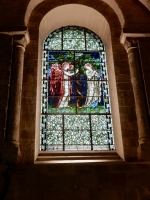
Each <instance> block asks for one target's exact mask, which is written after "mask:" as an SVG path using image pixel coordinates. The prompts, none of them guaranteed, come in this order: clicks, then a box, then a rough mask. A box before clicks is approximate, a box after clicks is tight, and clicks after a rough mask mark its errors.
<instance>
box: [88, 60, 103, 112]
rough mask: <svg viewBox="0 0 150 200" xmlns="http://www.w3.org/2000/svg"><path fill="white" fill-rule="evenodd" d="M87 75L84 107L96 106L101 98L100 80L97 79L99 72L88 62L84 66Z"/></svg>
mask: <svg viewBox="0 0 150 200" xmlns="http://www.w3.org/2000/svg"><path fill="white" fill-rule="evenodd" d="M84 68H85V70H86V76H87V94H86V102H85V105H84V107H92V108H94V107H96V106H98V102H100V100H101V88H100V86H101V81H99V80H98V77H99V74H98V72H97V71H96V70H95V69H94V68H93V66H92V65H91V64H90V63H86V64H85V66H84Z"/></svg>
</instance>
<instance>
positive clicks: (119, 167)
mask: <svg viewBox="0 0 150 200" xmlns="http://www.w3.org/2000/svg"><path fill="white" fill-rule="evenodd" d="M33 1H35V0H31V1H29V0H27V1H25V0H22V1H20V0H16V1H12V0H2V1H1V2H0V16H1V17H0V199H2V200H24V199H25V200H26V199H27V200H30V199H31V200H34V199H36V200H40V199H41V200H49V199H51V200H61V199H62V200H70V199H75V200H80V199H82V200H84V199H86V200H98V199H101V200H108V199H112V200H130V199H132V200H144V199H145V200H146V199H148V198H149V195H150V159H149V157H150V140H149V138H150V133H149V131H147V132H146V133H144V134H143V133H140V131H139V130H140V120H139V119H140V118H139V115H138V114H137V102H136V95H137V94H138V93H137V91H136V92H135V91H134V86H135V85H134V84H133V83H134V81H133V78H135V79H138V78H137V77H133V76H132V74H131V67H132V66H131V65H132V64H133V60H132V58H135V57H136V56H134V57H132V56H131V54H132V55H133V54H134V51H130V53H131V54H130V55H129V53H128V52H129V50H128V51H127V52H126V50H125V48H124V46H123V44H121V42H120V35H121V32H123V33H124V35H125V34H128V36H130V40H136V41H137V43H136V48H137V52H138V50H139V52H138V53H139V55H138V56H139V57H138V58H137V60H136V61H137V62H134V64H135V63H136V64H135V66H134V68H135V67H136V66H137V64H138V65H139V66H140V70H141V78H140V81H141V82H142V84H143V89H142V90H141V89H140V90H139V96H140V95H141V94H144V96H145V98H146V101H145V103H144V105H143V104H141V105H142V106H143V107H142V108H144V109H141V110H142V111H140V112H141V113H142V114H144V115H140V117H141V116H147V121H148V123H147V126H148V128H150V121H149V114H150V81H149V78H150V67H149V66H150V56H149V49H150V35H149V33H150V15H149V11H148V9H147V8H146V7H144V5H143V4H141V3H140V2H139V1H134V0H126V1H122V0H103V1H97V0H93V1H90V0H83V1H81V0H73V1H71V0H64V1H53V0H46V1H43V0H37V1H35V2H34V3H33ZM29 2H30V3H29ZM73 3H74V4H82V5H85V6H87V7H91V8H92V9H95V10H97V12H99V13H101V14H102V15H103V16H104V17H105V19H106V20H107V21H108V24H109V26H110V32H109V33H108V32H107V31H106V30H105V31H106V32H107V33H106V34H105V32H103V36H104V37H106V38H105V39H106V41H107V36H108V35H107V34H109V36H110V37H111V42H110V43H109V45H110V44H111V46H109V45H108V46H107V45H106V46H107V47H109V48H108V49H109V50H108V54H107V56H108V57H111V59H110V60H109V59H108V60H109V66H110V67H109V70H110V71H111V70H112V69H111V63H112V67H113V70H114V71H111V73H110V74H111V76H114V77H113V78H114V80H116V81H115V82H114V83H113V84H114V85H115V87H116V88H117V89H116V91H117V92H116V93H117V97H118V101H117V104H118V113H119V120H117V121H115V126H116V127H117V126H118V124H117V123H119V125H120V126H121V130H120V138H121V139H122V141H120V142H122V145H123V151H124V160H126V161H130V162H126V161H123V160H122V161H120V162H118V163H117V162H109V163H106V162H98V163H80V164H43V165H41V164H34V162H35V159H36V156H35V143H38V142H39V141H36V139H35V135H36V134H39V132H38V131H37V129H36V110H37V109H36V106H37V99H38V98H40V94H39V93H37V90H39V87H40V85H38V81H39V80H40V77H39V76H38V74H39V71H40V68H38V67H39V65H40V62H39V55H38V48H39V26H40V22H41V20H42V18H43V17H44V16H45V15H46V14H47V13H48V12H49V11H50V10H52V9H54V8H56V7H58V6H63V5H65V4H73ZM28 5H29V6H28ZM25 14H26V15H28V16H26V15H25ZM25 19H26V20H25ZM50 23H52V22H51V21H50ZM27 29H28V30H29V35H30V43H29V44H28V45H27V47H26V44H25V45H24V43H21V40H22V39H19V38H18V35H21V34H22V33H23V38H24V35H25V32H27ZM141 33H143V35H142V34H141ZM14 35H15V36H14ZM16 35H17V36H16ZM139 35H140V37H139ZM125 40H126V38H125ZM16 41H17V46H15V45H16V44H15V43H16ZM25 43H27V42H25ZM124 44H125V41H124ZM14 47H17V48H21V49H22V50H21V54H22V57H21V58H22V59H21V60H19V53H18V54H17V55H15V56H16V57H14V52H15V51H14ZM24 47H26V48H25V55H24V52H23V50H24ZM110 47H111V48H112V50H110ZM129 48H130V50H131V49H132V48H135V46H132V48H131V46H130V47H129ZM23 55H24V56H25V59H24V63H22V61H23ZM130 56H131V57H130ZM17 58H18V59H17ZM130 58H131V60H130ZM14 59H17V61H18V62H17V61H16V62H14ZM129 60H130V61H131V62H129ZM15 63H17V66H22V65H23V66H22V67H23V82H22V80H21V81H20V82H19V84H20V85H23V90H22V94H21V89H20V88H21V87H20V88H19V91H20V92H18V94H20V97H21V109H20V108H19V113H20V114H19V117H21V123H20V126H18V127H17V130H18V133H17V134H18V135H17V137H18V138H19V141H17V140H16V141H17V142H18V143H17V145H16V144H15V145H16V146H15V145H14V143H13V137H10V138H9V139H10V141H11V139H12V141H11V145H12V146H11V145H10V143H8V141H7V138H8V137H6V136H8V135H11V136H14V135H15V134H10V133H11V131H12V129H11V128H10V126H9V127H8V124H9V122H10V118H9V117H10V115H12V116H13V113H10V114H9V115H8V113H9V112H10V107H9V105H10V99H11V103H13V95H11V96H10V94H11V86H12V85H13V84H12V82H11V81H12V79H11V74H12V70H13V68H12V66H13V64H15ZM20 63H21V65H19V64H20ZM18 69H20V67H18ZM15 72H16V71H15V70H14V71H13V74H15ZM14 82H15V81H13V83H14ZM17 84H18V82H17V83H16V85H17ZM112 89H113V87H112ZM138 89H139V88H138ZM116 93H115V94H116ZM135 93H136V95H135ZM139 96H138V95H137V98H139ZM17 109H18V108H17ZM145 109H146V111H145ZM114 112H115V111H114ZM14 118H15V117H14ZM137 124H138V126H137ZM8 130H9V131H8ZM147 130H148V129H147ZM18 138H17V139H18ZM10 141H9V142H10ZM140 141H142V142H143V143H142V145H143V144H146V145H145V146H142V147H141V151H142V153H143V152H144V154H145V155H144V159H145V160H146V161H145V162H138V158H139V157H138V152H137V147H138V145H139V143H140ZM13 145H14V146H13ZM12 147H15V148H12ZM37 153H38V151H37ZM12 158H13V159H12ZM17 158H19V159H18V160H17ZM135 161H136V162H135Z"/></svg>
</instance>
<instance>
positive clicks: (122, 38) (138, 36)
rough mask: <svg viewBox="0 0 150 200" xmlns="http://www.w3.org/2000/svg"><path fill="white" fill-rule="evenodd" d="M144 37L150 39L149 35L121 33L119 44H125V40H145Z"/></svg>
mask: <svg viewBox="0 0 150 200" xmlns="http://www.w3.org/2000/svg"><path fill="white" fill-rule="evenodd" d="M145 37H150V33H124V32H123V31H122V33H121V36H120V42H121V44H123V45H124V44H125V41H126V39H127V38H133V39H136V38H145Z"/></svg>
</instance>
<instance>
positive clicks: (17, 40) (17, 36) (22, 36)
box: [0, 29, 30, 48]
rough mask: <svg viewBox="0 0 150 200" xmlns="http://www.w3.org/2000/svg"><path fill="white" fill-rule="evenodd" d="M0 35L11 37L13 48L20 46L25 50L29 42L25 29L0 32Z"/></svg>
mask: <svg viewBox="0 0 150 200" xmlns="http://www.w3.org/2000/svg"><path fill="white" fill-rule="evenodd" d="M0 34H6V35H10V36H12V38H13V40H14V45H15V46H20V47H23V48H25V47H26V45H27V44H28V43H29V42H30V36H29V32H28V30H27V29H26V30H23V31H9V32H7V31H6V32H0Z"/></svg>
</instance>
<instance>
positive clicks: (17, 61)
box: [6, 45, 24, 146]
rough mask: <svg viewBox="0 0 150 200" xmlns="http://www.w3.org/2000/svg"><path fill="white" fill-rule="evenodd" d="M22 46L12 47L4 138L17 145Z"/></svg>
mask: <svg viewBox="0 0 150 200" xmlns="http://www.w3.org/2000/svg"><path fill="white" fill-rule="evenodd" d="M23 62H24V47H23V46H21V45H16V46H15V47H14V58H13V66H12V73H11V89H10V103H9V119H8V128H7V136H6V140H7V141H9V142H11V143H12V144H14V145H16V146H18V145H19V125H20V108H21V93H22V78H23Z"/></svg>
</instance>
